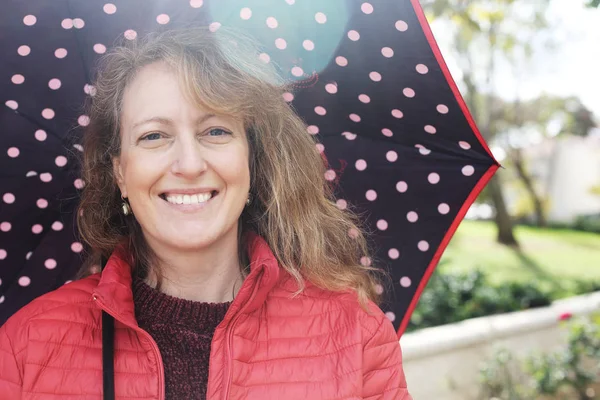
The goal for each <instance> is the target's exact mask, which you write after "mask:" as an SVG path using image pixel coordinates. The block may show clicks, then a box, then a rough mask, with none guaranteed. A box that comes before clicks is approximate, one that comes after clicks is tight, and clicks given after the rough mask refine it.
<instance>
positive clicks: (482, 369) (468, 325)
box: [401, 0, 600, 400]
mask: <svg viewBox="0 0 600 400" xmlns="http://www.w3.org/2000/svg"><path fill="white" fill-rule="evenodd" d="M421 4H422V6H423V8H424V10H425V12H426V15H427V16H428V19H429V22H430V24H431V26H432V30H433V32H434V34H435V37H436V39H437V41H438V44H439V46H440V48H441V50H442V54H443V55H444V57H445V59H446V62H447V64H448V67H449V69H450V71H451V73H452V75H453V76H454V78H455V80H456V81H457V84H458V86H459V88H460V90H461V92H462V94H463V96H464V98H465V100H466V102H467V104H468V106H469V108H470V110H471V112H472V114H473V116H474V117H475V120H476V121H477V124H478V126H479V128H480V130H481V133H482V135H483V136H484V137H485V139H486V140H487V142H488V143H489V144H490V147H491V149H492V151H493V153H494V155H495V156H496V158H497V159H498V161H500V162H501V163H502V164H503V166H504V169H501V170H500V171H499V172H498V173H497V174H496V176H495V177H494V178H493V180H492V181H491V182H490V184H489V185H488V186H487V188H486V189H485V190H484V192H483V193H482V195H481V196H480V197H479V198H478V200H477V202H476V203H475V204H474V205H473V206H472V208H471V209H470V211H469V213H468V214H467V217H466V219H465V221H463V223H462V224H461V226H460V228H459V229H458V231H457V233H456V235H455V236H454V238H453V240H452V241H451V243H450V245H449V247H448V249H447V251H446V252H445V253H444V256H443V258H442V260H441V263H440V266H439V267H438V269H437V271H436V272H435V273H434V275H433V277H432V279H431V280H430V282H429V284H428V286H427V288H426V289H425V291H424V293H423V295H422V297H421V299H420V302H419V305H418V306H417V309H416V311H415V313H414V315H413V317H412V319H411V325H410V327H409V330H408V333H407V334H405V335H404V336H403V338H402V339H401V343H402V346H403V350H404V357H405V372H406V374H407V379H408V382H409V388H410V389H411V392H412V394H413V396H414V398H415V399H416V400H420V399H434V398H435V399H457V400H458V399H461V400H464V399H511V400H520V399H600V385H598V382H600V318H599V317H598V314H597V313H598V311H599V310H600V297H599V296H598V294H599V293H600V292H599V291H600V128H599V122H600V94H599V92H600V79H599V77H600V9H599V4H600V0H423V1H421Z"/></svg>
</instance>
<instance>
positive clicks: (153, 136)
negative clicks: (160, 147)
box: [142, 133, 162, 140]
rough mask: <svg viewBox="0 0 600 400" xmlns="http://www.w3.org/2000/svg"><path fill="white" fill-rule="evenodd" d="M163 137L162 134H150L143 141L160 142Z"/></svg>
mask: <svg viewBox="0 0 600 400" xmlns="http://www.w3.org/2000/svg"><path fill="white" fill-rule="evenodd" d="M161 137H162V135H161V134H160V133H149V134H147V135H146V136H144V137H143V138H142V140H158V139H160V138H161Z"/></svg>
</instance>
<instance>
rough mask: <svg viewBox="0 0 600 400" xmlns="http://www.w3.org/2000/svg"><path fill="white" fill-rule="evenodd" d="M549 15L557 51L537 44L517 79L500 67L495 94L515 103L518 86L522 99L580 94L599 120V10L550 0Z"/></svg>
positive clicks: (438, 32) (580, 0)
mask: <svg viewBox="0 0 600 400" xmlns="http://www.w3.org/2000/svg"><path fill="white" fill-rule="evenodd" d="M547 16H548V19H549V21H550V26H551V29H550V30H549V32H548V33H547V34H548V37H549V38H550V39H551V40H552V41H553V42H554V43H555V47H554V49H551V50H549V49H546V48H545V47H544V46H543V45H541V44H536V45H535V46H534V52H535V55H534V57H533V58H532V59H531V61H530V63H529V64H528V66H527V70H526V71H523V75H522V79H519V80H518V81H517V80H516V79H515V77H514V73H513V71H512V70H511V69H510V68H507V65H506V64H504V65H503V64H502V63H501V62H500V63H498V68H497V69H498V75H497V77H496V84H495V89H496V90H495V91H496V92H497V93H498V94H499V95H500V96H501V97H504V98H506V99H511V98H514V96H515V94H516V93H517V87H516V85H517V84H518V85H519V87H518V92H519V94H520V96H521V97H522V98H523V99H529V98H535V97H537V96H539V95H540V94H542V93H548V94H554V95H558V96H565V97H566V96H570V95H574V96H578V97H579V98H580V99H581V100H582V101H583V103H584V104H585V105H586V106H587V107H588V108H589V109H591V110H592V111H593V112H594V114H595V115H596V118H598V119H600V9H595V10H594V9H589V8H585V7H584V0H551V1H550V6H549V7H548V9H547ZM432 30H433V32H434V34H435V36H436V38H437V41H438V44H439V46H440V48H441V50H442V53H443V54H444V57H445V59H446V62H447V63H448V66H449V68H450V71H451V72H452V74H453V76H460V71H459V70H458V68H457V65H456V63H455V62H454V60H453V59H452V52H451V51H450V49H449V47H448V46H449V43H448V42H447V41H445V40H444V35H443V32H444V31H443V26H441V25H439V26H436V23H433V24H432ZM517 82H518V83H517Z"/></svg>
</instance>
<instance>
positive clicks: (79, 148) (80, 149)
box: [73, 143, 83, 151]
mask: <svg viewBox="0 0 600 400" xmlns="http://www.w3.org/2000/svg"><path fill="white" fill-rule="evenodd" d="M73 147H75V148H76V149H77V150H79V151H83V146H82V145H80V144H78V143H75V144H74V145H73Z"/></svg>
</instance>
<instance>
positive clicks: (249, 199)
mask: <svg viewBox="0 0 600 400" xmlns="http://www.w3.org/2000/svg"><path fill="white" fill-rule="evenodd" d="M251 203H252V195H251V194H250V193H248V199H246V205H247V206H249V205H250V204H251Z"/></svg>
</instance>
